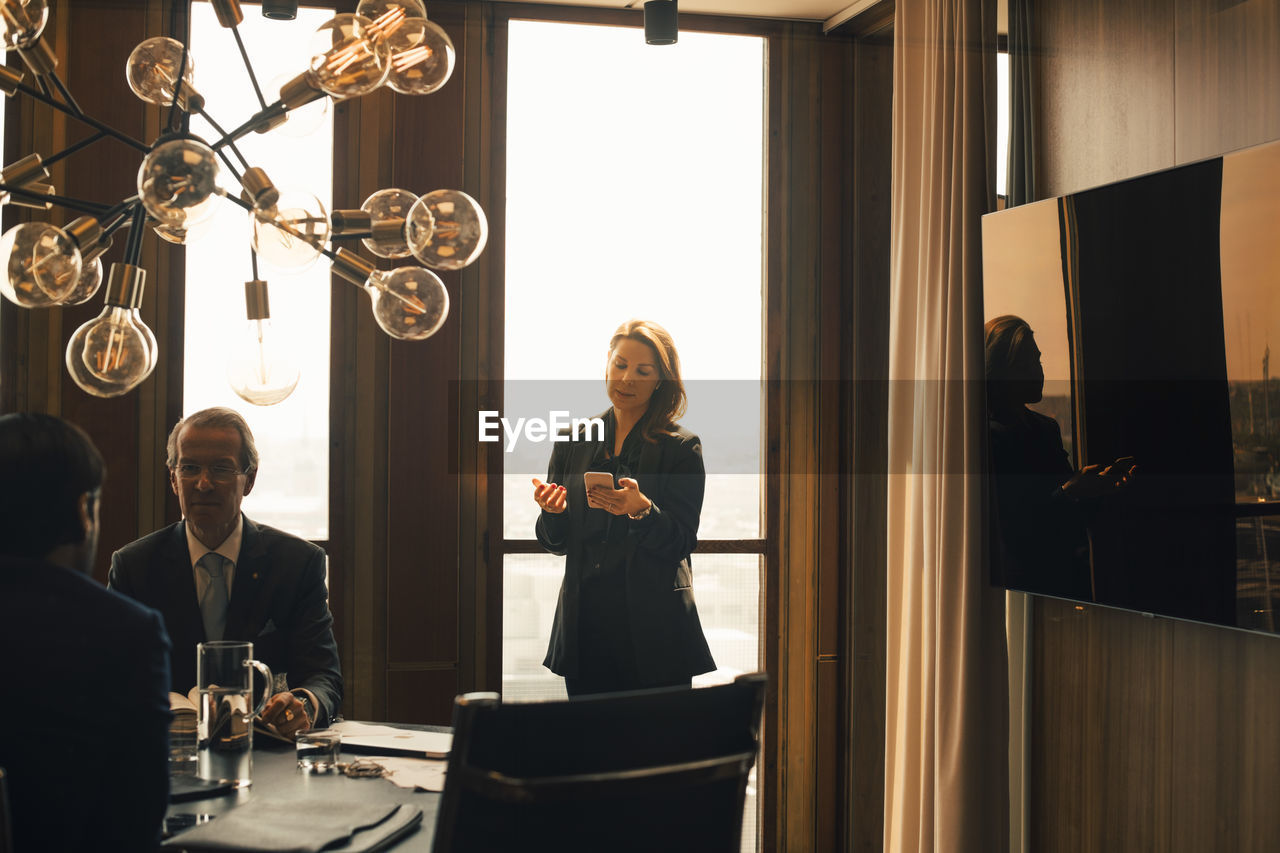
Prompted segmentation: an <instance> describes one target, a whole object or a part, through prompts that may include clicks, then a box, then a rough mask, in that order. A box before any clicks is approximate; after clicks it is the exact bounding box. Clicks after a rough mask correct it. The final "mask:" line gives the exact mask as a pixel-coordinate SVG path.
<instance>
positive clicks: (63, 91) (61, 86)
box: [49, 71, 84, 118]
mask: <svg viewBox="0 0 1280 853" xmlns="http://www.w3.org/2000/svg"><path fill="white" fill-rule="evenodd" d="M49 76H50V77H51V78H53V85H54V86H55V87H57V89H58V93H59V94H60V95H62V100H64V101H66V102H67V106H69V107H71V109H72V110H74V111H75V115H76V117H77V118H82V117H83V116H84V110H82V109H80V105H79V104H77V103H76V99H75V98H74V97H73V96H72V95H71V92H70V90H68V89H67V84H65V83H63V82H62V78H61V77H59V76H58V72H57V71H51V72H50V73H49Z"/></svg>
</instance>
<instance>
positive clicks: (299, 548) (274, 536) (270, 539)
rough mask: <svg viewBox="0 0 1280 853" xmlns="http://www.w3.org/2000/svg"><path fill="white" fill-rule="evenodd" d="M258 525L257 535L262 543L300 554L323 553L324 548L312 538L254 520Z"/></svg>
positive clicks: (269, 546)
mask: <svg viewBox="0 0 1280 853" xmlns="http://www.w3.org/2000/svg"><path fill="white" fill-rule="evenodd" d="M254 524H255V525H256V526H257V528H258V530H257V535H258V536H259V537H261V540H262V543H263V544H264V545H265V546H266V547H268V548H272V549H284V550H286V551H289V552H291V553H292V552H297V553H299V554H308V555H311V554H323V553H324V549H323V548H321V547H320V546H319V545H317V544H316V543H314V542H312V541H311V540H310V539H303V538H302V537H301V536H297V535H295V534H293V533H290V532H288V531H287V530H281V529H279V528H278V527H272V526H270V525H268V524H260V523H258V522H254Z"/></svg>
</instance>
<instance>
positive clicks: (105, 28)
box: [33, 0, 181, 583]
mask: <svg viewBox="0 0 1280 853" xmlns="http://www.w3.org/2000/svg"><path fill="white" fill-rule="evenodd" d="M54 11H55V12H56V13H57V14H58V18H57V19H56V21H51V24H52V25H54V26H55V29H54V34H55V36H57V37H59V38H60V39H63V40H64V41H63V42H60V43H59V44H58V45H57V46H56V47H57V51H58V54H59V73H60V74H61V75H62V77H63V80H64V82H65V83H66V84H67V87H68V88H69V89H70V90H71V92H72V93H73V94H74V95H75V97H76V100H77V101H78V102H79V103H80V104H81V105H82V107H83V108H84V109H85V111H86V112H88V113H89V114H90V115H92V116H93V117H94V118H96V119H99V120H100V121H104V122H106V123H107V124H109V125H111V126H113V127H115V128H117V129H118V130H120V131H122V132H124V133H127V134H129V135H130V136H132V137H134V138H135V139H137V140H139V141H141V142H144V143H146V142H148V141H149V138H150V137H152V136H153V135H154V132H155V128H156V126H157V121H158V119H157V118H156V117H155V116H154V115H149V113H150V112H152V111H151V110H148V109H147V107H146V105H144V104H143V102H142V101H140V100H139V99H138V98H137V97H136V96H134V95H133V93H132V92H131V91H129V88H128V85H127V83H126V82H125V79H124V74H123V69H124V67H125V61H126V60H127V59H128V56H129V53H130V51H132V50H133V47H134V45H136V44H137V43H138V42H140V41H142V40H143V39H144V38H146V37H148V36H150V35H154V34H155V33H154V31H153V30H150V29H149V28H150V27H154V26H156V25H157V23H158V20H157V18H156V17H155V16H152V15H149V14H148V9H147V7H146V4H143V3H137V2H125V0H119V2H111V0H108V2H103V3H100V4H91V5H85V4H75V6H74V8H71V4H62V3H60V4H58V6H57V7H56V8H55V10H54ZM48 109H49V108H47V107H46V108H45V110H48ZM54 127H55V136H54V140H52V141H53V145H52V148H51V149H50V150H46V151H44V152H42V153H44V154H45V156H46V157H47V156H49V155H51V154H53V153H54V152H55V151H57V150H59V149H61V148H63V147H65V146H66V145H68V144H71V143H73V142H76V141H78V140H80V139H83V138H84V137H86V136H88V135H89V134H90V133H91V132H92V131H90V129H89V128H88V127H87V126H85V125H82V124H80V123H79V122H76V121H74V120H71V119H63V120H60V121H59V123H57V124H55V125H54ZM141 159H142V154H141V153H140V152H138V151H137V150H135V149H133V148H131V147H128V146H126V145H124V144H122V143H120V142H118V141H116V140H113V139H103V140H100V141H98V142H96V143H94V144H93V146H92V147H91V148H89V149H87V150H85V151H82V152H79V153H78V154H76V155H73V156H71V157H69V158H68V159H66V160H62V161H60V162H59V163H58V164H56V166H55V167H54V168H53V169H52V170H51V171H52V172H53V174H54V185H55V186H56V187H57V188H58V190H59V191H60V192H65V193H66V194H68V195H73V196H79V197H82V198H88V199H92V200H94V201H99V202H104V203H107V204H114V203H116V202H118V201H120V200H121V199H123V198H125V197H127V196H130V195H133V194H135V193H136V192H137V187H136V184H135V181H136V176H137V173H138V166H139V164H140V163H141ZM76 215H78V214H75V213H70V212H68V213H67V214H66V215H65V216H59V215H57V212H56V209H55V216H54V217H52V219H51V221H54V222H66V221H70V219H72V218H74V217H75V216H76ZM127 240H128V231H127V230H125V229H122V230H121V231H120V232H117V238H116V241H115V246H114V247H113V248H112V249H111V251H109V252H108V253H107V254H106V255H104V256H103V259H102V260H103V266H104V268H106V269H109V268H110V265H111V263H112V262H115V261H120V260H122V259H123V256H124V246H125V243H126V242H127ZM156 242H159V241H158V240H157V239H156V238H154V236H152V239H151V240H150V241H148V242H146V243H144V255H143V257H142V258H141V259H140V263H139V266H141V267H142V268H143V269H145V270H146V271H147V279H146V291H145V293H144V296H143V299H144V302H143V305H144V309H143V317H144V320H145V321H146V322H147V324H148V325H149V326H151V327H152V328H153V329H155V328H159V327H163V326H164V325H165V324H164V323H161V322H159V321H158V318H157V311H156V304H157V301H158V299H159V300H160V301H163V298H164V297H163V291H164V289H165V288H166V287H167V286H168V284H169V282H168V281H167V280H164V276H163V275H162V274H160V273H161V270H160V268H159V260H160V253H159V251H158V250H157V247H156V246H155V243H156ZM166 272H167V270H166ZM157 293H160V294H161V296H160V297H159V298H158V297H157ZM101 311H102V296H101V291H99V295H98V296H96V297H94V298H93V299H91V300H90V301H89V302H88V303H87V304H85V305H80V306H76V307H72V308H64V309H57V312H56V316H51V317H50V324H49V326H48V327H47V329H46V331H47V335H46V336H45V339H44V342H43V343H44V345H45V347H46V348H47V356H46V357H47V364H48V369H49V373H48V375H47V376H48V379H49V382H50V384H49V388H50V391H51V396H50V403H51V408H50V409H49V411H55V412H57V413H59V414H61V415H62V416H63V417H66V418H68V419H69V420H71V421H74V422H75V423H77V424H79V425H81V426H82V427H84V428H85V430H86V431H87V432H88V433H89V435H90V436H92V438H93V440H94V443H95V444H97V446H98V449H99V450H100V451H101V452H102V455H103V458H104V459H105V460H106V463H107V470H108V477H107V484H106V487H105V497H104V500H103V501H102V509H101V524H102V528H101V533H100V538H99V544H98V556H97V560H96V562H95V564H94V577H96V578H97V579H98V580H99V581H102V582H103V583H105V582H106V579H107V568H108V565H109V563H110V559H111V553H112V552H113V551H114V550H116V549H117V548H120V547H122V546H124V545H126V544H128V543H129V542H132V541H133V540H134V539H136V538H138V536H139V535H141V534H142V533H150V532H151V530H153V529H154V526H153V525H154V519H155V517H156V515H157V514H160V515H162V514H163V500H161V501H160V502H159V505H160V507H161V509H160V510H159V513H157V511H156V510H155V495H156V494H157V482H158V467H157V460H156V458H155V456H156V453H155V449H154V448H155V444H154V438H155V431H156V406H157V402H158V401H159V400H162V399H163V396H164V394H163V391H164V388H165V377H166V376H167V372H166V368H167V366H168V365H167V364H166V362H167V361H168V360H169V359H170V358H171V357H172V356H173V355H174V353H172V352H169V351H162V353H161V366H157V369H156V372H155V373H153V374H152V375H151V377H149V378H148V379H147V380H146V381H145V382H144V383H143V384H142V385H141V386H139V388H138V389H137V390H136V391H133V392H132V393H130V394H126V395H124V396H122V397H117V398H115V399H110V400H103V399H99V398H97V397H92V396H90V395H88V394H86V393H85V392H84V391H81V390H80V388H79V387H78V386H76V384H75V383H74V382H72V381H71V379H70V377H68V376H67V375H66V370H65V367H64V365H63V358H62V356H63V352H64V348H65V347H66V344H67V341H68V339H69V338H70V337H71V335H72V333H74V332H75V330H76V328H78V327H79V326H80V325H81V324H82V323H84V322H86V321H88V320H91V319H92V318H94V317H95V316H97V315H98V314H99V313H100V312H101ZM49 313H50V314H51V315H53V314H54V312H49ZM33 343H34V341H33ZM176 363H177V364H178V365H181V355H180V354H178V358H177V359H176ZM180 370H181V368H180V367H179V371H180ZM157 387H158V388H159V391H160V393H159V394H157ZM54 389H56V391H55V390H54ZM54 399H56V400H57V403H56V404H53V403H52V400H54ZM55 405H56V408H55V407H54V406H55ZM144 436H145V438H146V439H147V443H146V444H143V438H144ZM161 494H163V493H161ZM144 495H145V498H144ZM144 501H145V503H146V504H147V514H146V519H145V521H144V520H143V518H142V513H141V512H140V507H141V505H142V503H144Z"/></svg>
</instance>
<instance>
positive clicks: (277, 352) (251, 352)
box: [227, 319, 301, 406]
mask: <svg viewBox="0 0 1280 853" xmlns="http://www.w3.org/2000/svg"><path fill="white" fill-rule="evenodd" d="M300 375H301V371H300V370H299V368H298V362H297V361H296V360H295V359H294V358H293V354H292V352H291V350H290V349H289V347H287V346H282V345H281V343H280V339H279V338H278V337H276V336H274V335H273V334H272V333H271V321H270V320H268V319H262V320H248V321H247V329H246V334H245V336H244V338H243V340H241V341H240V342H238V343H237V344H236V345H235V348H234V349H233V350H232V352H231V357H230V358H229V359H228V360H227V382H229V383H230V384H231V390H232V391H235V392H236V394H238V395H240V398H241V399H242V400H244V401H245V402H247V403H252V404H253V405H255V406H273V405H275V404H276V403H279V402H280V401H281V400H283V399H285V398H286V397H288V396H289V395H290V394H292V393H293V389H294V388H297V387H298V377H299V376H300Z"/></svg>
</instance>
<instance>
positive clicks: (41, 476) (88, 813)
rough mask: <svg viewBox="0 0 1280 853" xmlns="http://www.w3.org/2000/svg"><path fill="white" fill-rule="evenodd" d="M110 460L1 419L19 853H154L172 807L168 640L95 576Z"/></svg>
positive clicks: (5, 663)
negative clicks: (103, 852)
mask: <svg viewBox="0 0 1280 853" xmlns="http://www.w3.org/2000/svg"><path fill="white" fill-rule="evenodd" d="M105 474H106V470H105V466H104V465H103V462H102V456H100V455H99V453H98V450H97V448H95V447H94V446H93V442H92V441H90V440H89V437H88V436H87V435H85V434H84V433H83V432H82V431H81V430H80V429H79V428H78V427H76V426H74V425H72V424H70V423H67V422H66V421H64V420H62V419H61V418H56V417H53V416H52V415H39V414H10V415H4V416H2V417H0V649H3V650H4V651H3V654H0V684H3V685H4V700H3V701H0V767H3V768H4V769H5V772H6V775H7V777H8V780H7V787H8V793H9V800H10V805H11V808H10V809H9V813H10V814H11V815H12V820H13V827H12V828H13V841H14V847H13V849H14V850H17V851H24V850H45V851H60V850H67V851H71V850H75V851H82V850H119V851H129V853H133V851H139V850H154V849H156V847H157V845H158V844H159V843H160V824H161V821H162V820H163V819H164V813H165V809H166V808H167V807H168V803H169V719H170V714H169V697H168V693H169V638H168V637H166V636H165V632H164V624H163V622H162V621H161V619H160V614H159V613H156V612H155V611H154V610H149V609H148V608H146V607H143V606H141V605H140V604H138V603H137V602H134V601H131V600H129V599H128V598H125V597H124V596H122V595H117V594H116V593H114V592H110V591H109V590H106V589H104V588H103V587H102V585H101V584H100V583H98V582H97V581H95V580H94V579H93V578H92V577H90V572H91V571H92V569H93V560H94V553H95V551H96V550H97V545H98V505H99V493H100V489H101V487H102V481H103V478H104V476H105Z"/></svg>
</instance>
